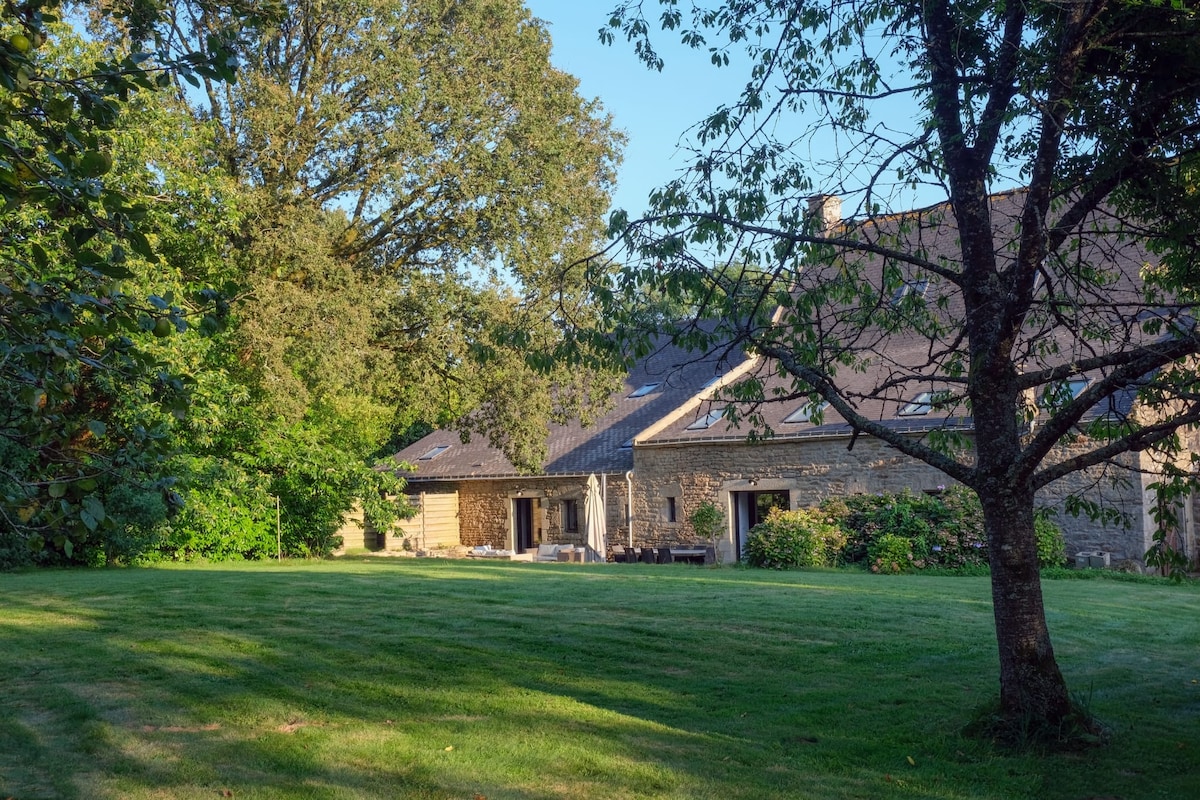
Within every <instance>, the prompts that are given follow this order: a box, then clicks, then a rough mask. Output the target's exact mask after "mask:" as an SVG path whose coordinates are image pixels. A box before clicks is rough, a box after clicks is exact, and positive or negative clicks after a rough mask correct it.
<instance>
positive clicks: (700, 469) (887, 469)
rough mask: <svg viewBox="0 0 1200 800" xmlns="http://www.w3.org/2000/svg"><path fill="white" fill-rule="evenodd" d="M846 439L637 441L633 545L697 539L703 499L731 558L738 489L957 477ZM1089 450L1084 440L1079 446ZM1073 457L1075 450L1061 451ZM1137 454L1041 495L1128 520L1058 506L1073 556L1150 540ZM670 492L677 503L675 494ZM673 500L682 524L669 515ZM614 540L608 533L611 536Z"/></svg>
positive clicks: (793, 500)
mask: <svg viewBox="0 0 1200 800" xmlns="http://www.w3.org/2000/svg"><path fill="white" fill-rule="evenodd" d="M849 441H850V440H849V439H848V438H846V437H838V438H829V439H815V438H814V439H800V440H796V439H791V440H781V439H774V440H771V439H768V440H765V441H760V442H755V443H749V442H729V441H721V442H707V443H701V442H690V443H688V444H686V445H669V444H664V445H638V446H637V447H636V448H635V451H634V464H635V467H634V481H633V500H634V502H633V505H634V520H633V528H634V535H633V538H634V542H635V544H637V545H641V546H646V545H650V546H654V545H662V544H672V543H677V542H687V541H694V540H695V539H696V535H695V533H694V532H693V531H692V529H691V525H690V524H689V523H688V522H687V519H688V517H689V515H691V513H692V512H693V511H695V509H696V508H697V507H698V506H700V505H701V504H702V503H705V502H713V503H715V504H716V505H717V507H718V508H720V509H722V511H724V513H725V519H726V527H727V531H726V536H725V540H724V543H723V557H724V558H725V559H727V560H730V559H733V557H734V555H733V550H734V532H733V530H732V520H733V507H732V504H731V502H732V501H731V497H732V493H734V492H761V491H780V492H782V491H786V492H788V496H789V501H790V507H791V508H802V507H805V506H809V505H815V504H817V503H819V502H821V501H822V500H824V499H826V498H828V497H832V496H845V495H853V494H862V493H874V492H899V491H903V490H905V489H908V490H911V491H914V492H923V491H937V490H938V489H939V487H942V488H944V487H945V486H946V485H947V484H950V483H953V481H951V480H950V479H949V478H948V477H947V476H946V475H945V474H943V473H941V472H939V471H937V470H935V469H934V468H932V467H930V466H928V465H927V464H925V463H923V462H921V461H918V460H916V459H913V458H910V457H909V456H906V455H904V454H903V453H900V452H899V451H897V450H895V449H894V448H891V447H889V446H888V445H886V444H884V443H883V442H881V441H880V440H878V439H873V438H871V437H866V436H862V437H859V439H858V440H857V441H856V442H855V444H854V448H853V449H848V447H847V446H848V444H849ZM1080 447H1082V445H1080ZM1059 455H1061V456H1069V455H1071V448H1064V449H1063V451H1062V452H1061V453H1060V454H1059ZM1139 463H1140V462H1139V460H1138V456H1137V455H1136V454H1131V455H1129V456H1126V457H1125V458H1124V460H1123V462H1119V463H1118V464H1117V465H1116V466H1109V467H1105V468H1096V469H1092V470H1088V471H1085V472H1081V473H1076V474H1073V475H1071V476H1068V477H1067V478H1064V479H1062V480H1060V481H1057V482H1055V483H1054V484H1051V485H1050V486H1049V487H1047V488H1046V490H1044V491H1043V492H1042V493H1041V494H1039V498H1038V500H1039V504H1041V505H1045V506H1049V507H1052V508H1058V509H1061V504H1062V500H1063V498H1064V497H1066V496H1067V495H1068V494H1071V493H1073V492H1074V493H1085V494H1087V495H1088V496H1089V497H1091V498H1092V499H1096V500H1099V501H1101V502H1103V503H1104V504H1105V505H1106V506H1107V507H1110V508H1113V509H1115V510H1117V511H1118V512H1119V513H1120V514H1121V515H1123V517H1124V518H1125V520H1126V523H1127V524H1117V525H1114V524H1111V523H1110V524H1108V525H1102V524H1100V523H1098V522H1095V521H1093V520H1091V519H1089V518H1087V517H1086V516H1079V517H1076V516H1072V515H1069V514H1066V513H1064V512H1062V511H1061V510H1059V511H1058V513H1057V514H1056V516H1055V520H1056V522H1058V524H1059V525H1060V526H1062V528H1063V532H1064V535H1065V537H1066V542H1067V554H1068V557H1070V556H1072V555H1074V554H1075V553H1076V552H1079V551H1082V550H1103V551H1106V552H1109V553H1111V554H1112V558H1113V561H1114V563H1115V562H1118V561H1125V560H1130V561H1140V560H1141V557H1142V555H1143V554H1144V553H1145V551H1146V548H1147V547H1148V546H1149V535H1150V534H1149V530H1152V528H1147V526H1146V521H1145V518H1144V517H1145V514H1144V508H1145V503H1144V502H1143V498H1144V495H1145V487H1144V484H1145V483H1146V478H1145V476H1142V475H1140V474H1139V473H1138V471H1137V470H1136V469H1134V467H1135V466H1136V465H1137V464H1139ZM671 498H673V500H672V499H671ZM672 506H673V508H674V512H675V521H674V522H671V521H668V519H667V518H668V517H669V515H670V509H671V507H672ZM610 540H611V537H610Z"/></svg>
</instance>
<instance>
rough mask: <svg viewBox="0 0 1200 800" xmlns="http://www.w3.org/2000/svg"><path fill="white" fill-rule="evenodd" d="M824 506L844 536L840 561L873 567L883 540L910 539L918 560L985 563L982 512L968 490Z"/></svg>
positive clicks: (888, 496)
mask: <svg viewBox="0 0 1200 800" xmlns="http://www.w3.org/2000/svg"><path fill="white" fill-rule="evenodd" d="M821 508H822V509H823V510H825V511H826V513H827V514H828V515H829V516H831V517H832V518H833V519H835V520H836V521H837V523H838V524H839V525H840V526H841V527H842V529H843V530H844V531H845V533H846V539H847V544H846V548H845V550H844V551H843V553H842V560H843V561H845V562H846V563H849V564H864V565H870V564H871V563H872V562H873V561H874V558H872V557H871V556H870V553H871V551H872V548H874V547H875V546H876V545H877V541H878V539H879V537H881V536H883V535H885V534H892V535H895V536H900V537H902V538H904V539H907V540H908V541H909V542H910V545H909V547H910V549H911V551H912V554H913V560H914V562H917V561H919V562H921V563H922V564H923V565H924V566H936V567H944V568H949V569H959V568H962V567H972V566H978V565H985V564H987V540H986V539H985V537H984V535H983V511H982V509H981V508H980V506H979V500H978V498H977V497H976V496H975V493H974V492H972V491H971V490H970V489H966V488H964V487H961V486H953V487H950V488H949V489H946V490H945V491H943V492H942V493H941V494H938V495H928V494H923V493H921V494H918V493H914V492H910V491H904V492H899V493H895V494H877V495H855V496H853V497H849V498H846V499H845V500H830V501H826V502H825V503H823V504H822V506H821Z"/></svg>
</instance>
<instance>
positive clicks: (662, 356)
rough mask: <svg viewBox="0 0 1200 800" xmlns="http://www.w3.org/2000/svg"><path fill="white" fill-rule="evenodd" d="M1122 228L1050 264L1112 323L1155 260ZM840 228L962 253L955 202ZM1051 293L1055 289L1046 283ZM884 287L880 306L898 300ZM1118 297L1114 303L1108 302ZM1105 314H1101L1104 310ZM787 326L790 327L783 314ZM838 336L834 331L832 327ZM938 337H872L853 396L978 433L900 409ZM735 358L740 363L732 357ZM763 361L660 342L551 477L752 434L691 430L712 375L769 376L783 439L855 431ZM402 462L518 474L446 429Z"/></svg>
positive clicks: (1034, 363)
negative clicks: (808, 414)
mask: <svg viewBox="0 0 1200 800" xmlns="http://www.w3.org/2000/svg"><path fill="white" fill-rule="evenodd" d="M1023 200H1024V192H1023V191H1015V192H1008V193H1003V194H999V195H996V196H994V197H993V198H992V214H993V226H994V229H995V237H994V240H995V241H996V242H997V243H998V245H997V246H998V253H997V255H998V258H1000V259H1001V260H1003V259H1005V258H1011V257H1012V255H1011V252H1015V248H1013V250H1012V251H1010V249H1009V248H1008V247H1007V245H1008V244H1010V243H1012V242H1014V241H1015V237H1016V233H1015V231H1017V230H1018V225H1017V219H1018V217H1019V214H1020V212H1021V207H1022V203H1023ZM1114 227H1118V226H1117V225H1116V223H1115V220H1110V219H1099V220H1097V219H1092V220H1089V222H1088V224H1087V225H1086V226H1082V227H1081V229H1080V231H1078V232H1077V234H1078V235H1077V236H1076V239H1075V243H1074V245H1073V246H1072V247H1070V248H1067V249H1066V251H1065V255H1064V256H1063V257H1062V258H1064V259H1068V260H1070V262H1071V263H1066V262H1065V261H1063V262H1060V263H1057V264H1048V265H1047V267H1046V272H1047V274H1048V275H1050V276H1051V281H1053V291H1054V292H1055V293H1056V294H1057V295H1060V296H1062V295H1068V296H1072V299H1073V300H1079V299H1080V297H1079V295H1080V294H1083V293H1092V296H1090V297H1087V298H1083V299H1085V300H1087V301H1088V306H1089V307H1099V308H1098V310H1096V311H1094V312H1093V313H1096V314H1100V315H1102V316H1103V315H1105V314H1107V317H1106V319H1105V321H1106V324H1110V323H1113V322H1115V321H1116V320H1117V319H1118V317H1119V316H1121V315H1125V314H1127V313H1128V308H1125V307H1122V308H1120V310H1119V311H1118V310H1117V309H1118V307H1119V306H1127V305H1128V304H1135V303H1138V302H1140V291H1139V288H1140V277H1139V274H1140V273H1139V270H1140V269H1141V267H1142V265H1143V264H1144V263H1146V262H1147V261H1148V260H1150V259H1149V257H1148V256H1147V254H1146V252H1145V251H1144V249H1143V248H1141V246H1140V245H1139V243H1138V242H1137V241H1136V240H1135V239H1133V238H1132V237H1122V236H1117V235H1113V233H1112V230H1113V229H1114ZM841 232H842V233H843V234H846V235H849V236H851V237H854V238H857V239H858V240H860V241H866V242H874V243H879V244H881V245H886V244H887V243H888V239H889V237H893V236H897V235H900V238H902V239H903V243H904V245H905V247H906V248H911V247H919V248H921V249H922V250H923V251H924V255H925V256H926V258H927V259H928V260H930V261H942V262H944V263H946V264H947V265H950V266H952V265H953V264H954V262H955V261H956V260H957V258H958V253H959V250H958V231H957V228H956V225H955V220H954V216H953V214H952V213H951V212H950V209H949V207H948V205H946V204H940V205H936V206H932V207H930V208H927V209H921V210H917V211H912V212H907V213H904V214H897V215H891V216H888V217H881V218H877V219H873V220H870V221H869V222H867V223H860V224H854V223H845V224H844V225H843V227H842V229H841ZM858 263H862V264H866V265H867V269H866V273H867V274H869V275H871V274H873V275H874V276H875V279H876V280H880V281H881V278H882V273H883V267H884V264H885V262H884V260H883V259H881V258H878V257H874V256H864V257H862V258H861V259H860V260H859V262H858ZM1080 264H1098V265H1103V266H1104V267H1105V268H1106V269H1110V270H1112V271H1113V275H1114V278H1113V282H1112V283H1111V284H1110V285H1108V286H1105V287H1103V288H1102V289H1100V290H1096V289H1095V288H1094V287H1092V286H1091V285H1090V283H1089V282H1087V281H1080V282H1078V283H1076V282H1073V281H1072V280H1071V272H1072V269H1074V268H1075V267H1076V266H1078V265H1080ZM891 266H899V268H900V269H902V271H904V273H905V277H906V279H909V280H912V281H914V282H915V281H917V280H927V281H928V285H927V288H926V294H925V297H926V303H927V306H928V307H935V308H938V312H937V313H938V314H940V315H941V316H942V317H943V318H944V319H945V320H947V321H949V322H952V323H955V324H961V322H962V318H963V316H964V315H965V311H964V303H963V298H962V296H961V293H960V292H959V290H958V288H957V287H956V286H954V285H953V284H950V283H948V282H946V281H942V280H941V279H940V278H939V277H938V276H937V275H934V274H929V273H923V274H913V270H912V268H911V267H908V266H907V265H899V264H892V265H891ZM838 269H839V265H838V264H837V263H833V264H825V265H815V264H814V265H811V266H809V267H806V268H805V270H804V272H802V273H801V275H800V277H799V280H800V282H801V285H802V286H803V284H804V282H806V281H811V282H821V281H827V280H830V279H831V276H832V275H833V274H834V273H836V271H837V270H838ZM1042 291H1043V292H1044V291H1046V289H1045V288H1044V287H1043V289H1042ZM884 294H886V293H883V292H881V293H880V298H881V306H880V308H881V312H880V313H885V312H884V310H883V308H884V305H885V304H887V303H888V301H889V298H886V297H884V296H883V295H884ZM1106 304H1107V306H1109V307H1110V308H1109V310H1107V311H1106V310H1105V308H1103V306H1105V305H1106ZM1097 319H1099V317H1098V318H1097ZM784 323H785V324H784V326H783V328H786V320H785V321H784ZM831 333H835V334H836V330H834V331H831ZM1039 339H1041V340H1043V343H1044V341H1045V340H1049V339H1053V340H1054V341H1055V342H1056V343H1057V344H1058V346H1059V348H1060V352H1059V353H1057V354H1056V353H1049V354H1045V353H1041V351H1040V349H1039V347H1038V346H1037V345H1038V340H1039ZM1081 344H1082V340H1081V339H1080V338H1079V337H1078V335H1077V331H1075V330H1073V329H1072V327H1071V326H1068V325H1062V324H1057V323H1054V322H1050V323H1047V324H1046V325H1045V327H1044V329H1040V330H1039V329H1031V330H1029V331H1028V333H1027V336H1026V341H1025V346H1026V348H1027V352H1028V354H1029V359H1030V360H1029V363H1027V365H1026V366H1027V369H1028V370H1030V371H1032V370H1036V369H1041V368H1044V367H1046V366H1047V365H1049V364H1053V363H1062V362H1063V360H1064V356H1063V353H1067V354H1070V353H1072V352H1075V351H1076V350H1078V348H1079V347H1080V346H1081ZM929 348H930V343H929V341H928V340H927V339H925V338H923V337H921V336H919V335H916V334H914V333H912V332H911V331H910V332H908V333H907V334H905V333H893V334H890V335H888V336H887V337H880V338H879V339H878V340H877V341H876V342H874V343H868V344H867V345H866V346H864V348H863V350H862V353H863V354H866V355H868V356H869V357H871V358H872V359H873V362H874V364H875V366H874V367H873V368H872V369H869V370H867V371H865V372H855V371H852V370H849V369H842V370H840V371H839V375H838V378H839V383H840V384H841V385H843V386H844V387H845V388H846V389H847V390H848V391H849V392H850V393H852V394H858V395H859V397H857V398H856V400H855V404H856V405H857V408H858V410H859V411H860V413H862V414H864V415H865V416H867V417H868V418H870V419H874V420H877V421H879V422H881V423H882V424H884V425H886V426H888V427H889V428H892V429H893V430H897V431H900V432H912V433H914V434H921V433H927V432H929V431H931V430H934V429H941V430H947V429H951V430H960V431H969V430H971V429H972V428H973V421H972V419H971V417H970V416H969V414H968V412H967V409H966V406H965V404H962V405H959V406H957V407H951V408H948V409H935V410H933V411H931V412H930V413H929V414H925V415H915V416H901V415H900V414H899V413H898V412H899V411H900V410H901V409H902V408H904V406H906V405H907V404H908V403H910V402H911V401H912V400H913V399H914V397H915V396H916V395H917V394H918V393H920V392H922V391H937V390H942V389H945V388H947V384H945V383H939V382H937V381H935V380H930V379H929V378H928V377H926V375H927V373H928V372H929V370H930V368H929V367H928V366H926V365H927V363H928V361H929V356H930V353H929ZM732 362H737V363H732ZM772 367H773V365H772V364H771V362H769V361H766V360H765V359H760V360H757V361H755V362H753V363H747V362H746V360H745V357H744V356H743V355H742V354H741V352H740V351H737V352H734V353H731V354H729V355H728V357H727V356H726V354H725V353H723V352H720V351H715V352H711V353H707V354H703V355H701V354H698V353H691V352H687V351H684V350H681V349H680V348H678V347H674V346H671V345H663V346H661V347H660V348H659V349H658V350H656V351H655V352H654V353H653V354H651V356H650V357H648V358H647V359H645V360H643V361H642V362H641V363H639V364H638V365H637V366H636V367H635V369H634V370H633V372H632V373H631V374H630V375H629V376H628V378H627V379H626V380H625V384H624V391H623V392H622V393H621V394H620V396H619V397H618V398H617V399H616V400H615V403H614V406H613V408H612V410H611V411H609V412H608V413H607V414H605V415H604V416H603V417H601V418H600V419H599V420H598V421H597V422H595V423H594V424H593V425H592V426H590V427H587V428H584V427H582V426H581V425H580V424H579V423H578V422H574V423H571V424H567V425H555V426H552V427H551V428H550V430H549V431H548V432H547V435H548V439H547V447H548V458H547V463H546V468H545V470H544V471H543V473H542V474H544V475H549V476H574V475H586V474H588V473H591V472H596V473H601V472H604V473H608V474H619V473H624V472H625V471H627V470H630V469H632V468H633V452H632V448H630V447H622V445H623V444H626V443H628V442H629V441H630V440H631V439H632V438H633V437H635V436H638V435H639V434H643V435H642V436H638V440H637V441H638V443H639V444H668V443H689V442H691V443H699V442H706V441H710V442H716V441H726V442H728V441H734V440H739V441H740V440H745V439H746V438H747V436H748V434H749V433H750V430H751V425H750V424H749V423H748V422H746V421H743V422H742V423H741V424H740V425H734V424H731V423H730V422H729V421H728V420H726V419H719V420H717V421H716V422H714V423H713V424H712V425H710V426H709V427H706V428H699V429H694V430H689V429H688V426H689V425H691V424H692V423H693V422H695V421H696V420H698V419H699V418H702V417H704V416H705V415H707V414H708V413H709V412H711V411H714V410H717V409H719V408H722V407H724V406H725V405H726V404H727V401H726V400H723V399H720V398H719V397H714V394H713V393H714V391H717V390H714V389H706V384H708V383H709V382H710V381H711V380H712V379H713V378H714V377H717V376H719V375H722V374H725V373H728V372H729V371H730V370H738V371H739V372H742V373H744V374H748V375H751V376H754V377H756V378H758V379H760V380H761V381H762V382H763V385H764V387H765V389H764V395H765V396H767V397H768V398H778V399H771V400H770V401H768V402H764V403H762V404H761V405H760V406H759V407H758V408H757V409H756V412H757V414H758V415H760V417H761V421H760V425H756V426H755V427H756V428H758V429H766V430H768V431H770V435H771V436H772V437H773V438H775V439H805V438H810V437H828V436H850V435H851V434H852V430H851V428H850V426H849V425H848V424H846V422H845V421H844V420H843V419H842V418H841V416H840V415H839V414H837V413H836V412H834V411H833V410H832V409H831V408H830V409H826V410H825V412H824V417H823V419H822V422H821V424H820V425H814V424H813V423H811V422H787V421H785V420H786V418H787V417H788V416H789V415H791V414H792V413H793V412H795V411H796V410H797V409H798V408H800V407H801V406H803V405H806V404H807V400H806V399H804V398H802V397H797V396H795V395H794V393H793V391H792V389H791V384H790V380H789V379H787V378H786V377H783V376H779V375H777V374H776V372H775V370H774V369H773V368H772ZM884 372H887V373H888V374H889V376H891V377H894V376H896V375H902V376H905V377H904V380H901V381H899V382H898V383H897V384H896V386H894V387H893V388H891V389H889V391H887V392H885V393H883V394H882V395H881V394H880V393H878V392H876V391H874V389H875V387H876V384H877V381H878V380H879V379H880V375H881V374H883V373H884ZM649 383H658V384H659V386H658V387H657V389H656V390H655V391H654V392H652V393H650V394H648V395H646V396H645V397H640V398H632V397H629V395H630V393H632V392H633V391H635V390H636V389H638V388H639V387H640V386H643V385H645V384H649ZM1132 402H1133V392H1132V391H1126V392H1122V393H1119V394H1118V395H1116V396H1115V397H1114V400H1113V402H1112V403H1102V404H1101V406H1102V407H1100V408H1098V410H1095V411H1093V413H1092V416H1095V415H1098V414H1100V413H1108V412H1110V411H1115V412H1117V413H1118V414H1127V413H1129V410H1130V408H1131V407H1132ZM437 445H449V447H448V449H446V451H445V452H443V453H442V454H440V455H438V456H437V457H436V458H433V459H430V460H427V461H421V460H419V457H420V456H421V455H422V454H424V453H426V452H428V451H429V450H430V448H432V447H434V446H437ZM396 458H397V459H398V460H401V461H408V462H410V463H413V464H416V465H417V472H416V473H415V474H414V475H413V476H412V477H411V478H410V480H413V481H420V480H449V479H454V480H461V479H472V478H494V477H507V476H512V477H516V476H518V475H519V474H520V473H518V471H517V470H516V469H515V468H514V467H513V466H512V465H511V464H510V463H509V462H508V460H507V459H506V458H505V457H504V456H503V454H502V453H500V451H498V450H496V449H495V448H492V447H490V446H489V445H488V444H487V443H486V442H485V441H483V440H482V439H476V440H474V441H472V442H470V443H469V444H463V443H462V442H461V440H460V438H459V436H458V434H457V433H455V432H453V431H437V432H434V433H432V434H430V435H429V436H427V437H425V438H424V439H422V440H420V441H419V442H417V443H415V444H413V445H412V446H410V447H408V448H406V449H405V450H403V451H401V452H400V453H398V454H396Z"/></svg>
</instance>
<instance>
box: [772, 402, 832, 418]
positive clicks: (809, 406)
mask: <svg viewBox="0 0 1200 800" xmlns="http://www.w3.org/2000/svg"><path fill="white" fill-rule="evenodd" d="M827 408H829V402H828V401H826V400H822V401H820V402H819V403H805V404H804V405H802V406H800V407H799V408H797V409H796V410H795V411H793V412H792V413H790V414H788V415H787V416H786V417H784V418H783V421H784V422H810V421H811V420H812V416H813V414H816V413H817V412H818V411H824V410H825V409H827Z"/></svg>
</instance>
